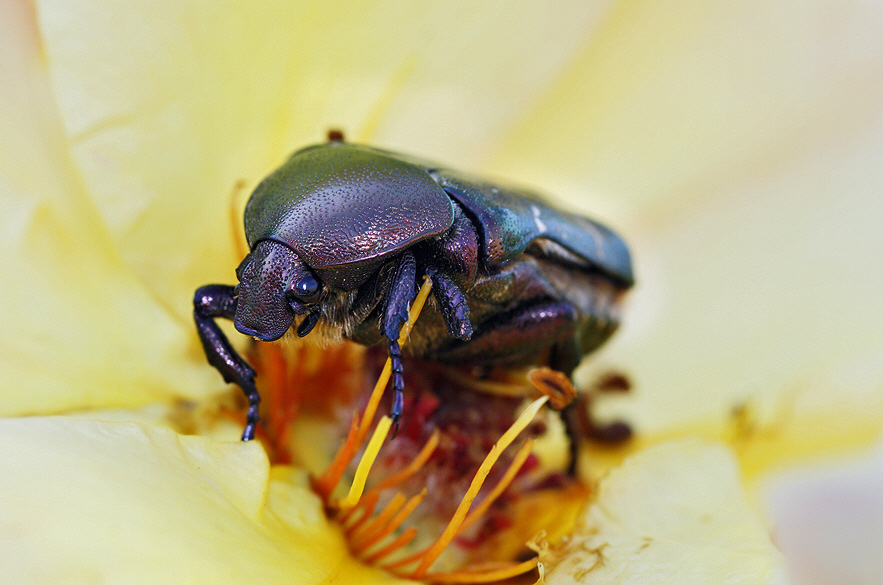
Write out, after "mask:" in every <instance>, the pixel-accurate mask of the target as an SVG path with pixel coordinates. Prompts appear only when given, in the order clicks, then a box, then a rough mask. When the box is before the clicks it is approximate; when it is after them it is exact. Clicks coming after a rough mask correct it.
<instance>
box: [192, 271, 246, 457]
mask: <svg viewBox="0 0 883 585" xmlns="http://www.w3.org/2000/svg"><path fill="white" fill-rule="evenodd" d="M235 315H236V292H235V288H234V287H232V286H226V285H221V284H209V285H206V286H203V287H200V288H198V289H197V290H196V294H195V295H194V297H193V318H194V320H195V321H196V330H197V331H198V332H199V339H200V341H202V347H203V349H204V350H205V355H206V357H207V358H208V362H209V363H210V364H211V365H212V366H214V367H215V369H216V370H218V371H219V372H220V373H221V376H222V377H223V378H224V381H225V382H228V383H229V382H232V383H233V384H236V385H237V386H239V387H240V388H241V389H242V392H243V393H244V394H245V396H246V398H248V414H247V415H246V418H245V430H244V431H243V432H242V440H243V441H250V440H252V439H254V431H255V427H256V426H257V424H258V405H259V404H260V401H261V397H260V395H259V394H258V391H257V388H256V387H255V384H254V377H255V371H254V369H253V368H252V367H251V366H249V365H248V364H247V363H246V362H245V360H244V359H242V357H241V356H240V355H239V354H238V353H236V350H235V349H233V346H231V345H230V342H229V341H228V340H227V336H226V335H224V332H223V331H221V328H220V327H218V324H217V323H215V318H217V317H223V318H225V319H230V320H232V319H233V318H234V317H235Z"/></svg>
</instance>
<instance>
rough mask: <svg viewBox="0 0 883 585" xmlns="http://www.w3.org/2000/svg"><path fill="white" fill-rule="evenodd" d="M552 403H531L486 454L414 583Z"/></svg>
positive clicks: (416, 570)
mask: <svg viewBox="0 0 883 585" xmlns="http://www.w3.org/2000/svg"><path fill="white" fill-rule="evenodd" d="M548 400H549V397H548V396H543V397H542V398H538V399H536V400H534V401H533V402H531V403H530V404H529V405H528V407H527V408H526V409H524V412H522V413H521V415H519V417H518V418H517V419H516V420H515V422H514V423H512V426H510V427H509V429H508V430H507V431H506V432H505V433H503V436H502V437H500V440H499V441H497V442H496V444H495V445H494V446H493V447H492V448H491V451H490V453H488V454H487V457H485V459H484V461H483V462H482V463H481V466H480V467H479V468H478V471H477V472H475V477H474V478H473V479H472V483H471V484H470V486H469V489H468V490H466V495H465V496H463V499H462V500H461V501H460V505H459V506H458V507H457V511H456V512H454V517H453V518H451V521H450V522H449V523H448V526H447V527H446V528H445V531H444V532H443V533H442V535H441V536H440V537H439V538H438V540H437V541H435V543H434V544H433V545H432V546H431V547H429V549H428V550H427V551H426V554H425V555H423V558H422V560H421V561H420V564H419V565H418V566H417V568H416V569H415V570H414V573H413V575H412V578H413V579H418V580H419V579H422V578H423V577H425V576H426V572H427V570H428V569H429V567H430V566H431V565H432V563H434V562H435V560H436V559H437V558H438V557H439V555H441V553H442V551H444V549H445V548H447V546H448V545H449V544H450V543H451V541H452V540H453V539H454V537H456V536H457V533H458V532H459V529H460V527H461V525H462V523H463V520H464V519H465V518H466V514H467V513H468V512H469V507H470V506H471V505H472V502H473V500H475V496H477V495H478V491H479V490H480V489H481V486H482V484H484V480H485V479H487V476H488V474H489V473H490V471H491V467H493V465H494V463H496V461H497V459H499V457H500V455H501V454H502V452H503V450H504V449H506V447H508V446H509V445H510V444H511V443H512V441H514V440H515V438H516V437H517V436H518V434H519V433H520V432H521V431H523V430H524V429H525V428H526V427H527V426H528V425H529V424H530V423H531V421H532V420H533V418H534V417H535V416H536V414H537V412H538V411H539V410H540V408H541V407H542V406H543V404H545V403H546V402H547V401H548Z"/></svg>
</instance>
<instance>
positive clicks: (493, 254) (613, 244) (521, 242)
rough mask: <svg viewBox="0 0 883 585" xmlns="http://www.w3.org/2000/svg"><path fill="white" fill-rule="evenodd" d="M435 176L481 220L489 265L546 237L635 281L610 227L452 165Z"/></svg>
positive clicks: (629, 282) (623, 249)
mask: <svg viewBox="0 0 883 585" xmlns="http://www.w3.org/2000/svg"><path fill="white" fill-rule="evenodd" d="M433 175H434V176H435V178H436V180H437V181H438V182H439V184H440V185H441V186H442V187H444V188H445V189H446V190H447V191H448V192H449V193H450V194H451V196H452V197H454V198H455V199H456V200H457V201H458V202H460V203H461V204H462V205H463V207H465V208H466V209H467V210H468V211H469V213H471V214H472V215H474V216H475V218H476V219H477V220H478V221H477V222H476V223H477V225H478V226H480V231H481V235H482V240H483V244H484V248H485V255H486V262H487V263H488V264H489V265H494V264H501V263H503V262H506V261H508V260H512V259H514V258H516V257H518V256H519V255H521V254H522V253H523V252H524V251H525V250H526V249H527V247H528V246H529V245H530V244H531V243H533V242H534V241H536V240H542V239H547V240H551V241H553V242H555V243H557V244H560V245H561V246H563V247H564V248H566V249H567V250H569V251H570V252H572V253H574V254H576V255H577V256H578V257H579V258H580V259H582V260H583V261H585V262H586V263H588V264H589V265H591V266H593V267H594V268H596V269H597V270H599V271H600V272H603V273H604V274H606V275H607V276H610V277H612V278H614V279H615V280H617V281H618V282H620V283H622V284H624V285H626V286H631V285H632V284H633V283H634V276H633V274H632V263H631V257H630V255H629V251H628V248H627V247H626V245H625V242H623V241H622V239H621V238H620V237H619V236H618V235H616V234H615V233H614V232H613V231H611V230H610V229H609V228H607V227H605V226H603V225H601V224H599V223H596V222H594V221H592V220H590V219H587V218H585V217H582V216H579V215H574V214H572V213H568V212H566V211H560V210H558V209H554V208H552V207H549V206H548V205H547V204H546V203H544V202H543V201H542V199H541V198H540V197H539V196H537V195H533V196H531V194H529V193H527V192H525V191H524V190H509V189H507V188H505V187H501V186H499V185H496V184H491V183H487V182H485V181H483V180H481V179H476V178H475V177H471V176H469V175H467V174H465V173H460V172H456V171H451V170H448V169H440V170H437V171H433Z"/></svg>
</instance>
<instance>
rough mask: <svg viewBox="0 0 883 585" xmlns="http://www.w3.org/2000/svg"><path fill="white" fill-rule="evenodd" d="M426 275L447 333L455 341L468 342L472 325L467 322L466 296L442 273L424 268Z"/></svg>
mask: <svg viewBox="0 0 883 585" xmlns="http://www.w3.org/2000/svg"><path fill="white" fill-rule="evenodd" d="M426 274H427V275H428V276H429V277H430V278H432V292H433V294H434V295H435V300H436V301H437V302H438V306H439V308H440V309H441V314H442V317H444V320H445V325H447V326H448V333H449V334H450V336H451V337H453V338H455V339H462V340H463V341H469V339H470V338H471V337H472V323H471V322H470V321H469V305H468V304H467V303H466V295H464V294H463V291H461V290H460V287H458V286H457V284H456V283H455V282H454V281H453V280H451V279H450V278H448V275H446V274H445V273H443V272H439V271H438V270H436V269H435V268H433V267H432V266H429V267H427V268H426Z"/></svg>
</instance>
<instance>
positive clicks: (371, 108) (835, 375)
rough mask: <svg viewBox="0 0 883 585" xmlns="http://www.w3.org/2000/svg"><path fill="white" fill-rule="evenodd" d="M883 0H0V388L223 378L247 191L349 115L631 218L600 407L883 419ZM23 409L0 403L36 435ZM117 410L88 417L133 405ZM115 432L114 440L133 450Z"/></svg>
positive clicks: (834, 427) (390, 138) (80, 395)
mask: <svg viewBox="0 0 883 585" xmlns="http://www.w3.org/2000/svg"><path fill="white" fill-rule="evenodd" d="M881 25H883V7H881V6H879V5H878V4H874V3H867V2H860V1H857V0H847V1H836V2H835V1H832V0H815V1H791V2H789V1H786V0H781V1H776V2H760V1H756V2H752V1H748V0H743V1H737V2H729V3H720V2H712V1H710V0H705V1H702V0H685V1H682V2H678V3H675V4H666V5H663V4H660V3H655V2H649V1H624V2H593V3H588V2H577V1H574V2H565V3H558V4H557V5H556V6H555V8H554V9H552V8H550V7H548V6H547V5H544V4H540V3H533V2H482V3H474V2H438V3H431V2H414V3H400V2H307V1H301V2H291V1H280V2H273V1H269V0H268V1H260V2H249V3H241V2H234V1H232V0H230V1H226V2H207V1H206V2H200V1H197V0H191V1H184V2H176V3H171V4H168V5H162V4H159V3H156V2H149V1H144V2H137V1H136V2H127V3H125V4H120V3H116V2H107V1H101V0H94V1H90V2H84V1H82V0H67V1H65V0H55V1H49V0H47V1H45V2H36V3H34V4H32V3H30V2H27V1H25V0H10V1H8V2H3V3H2V4H0V242H2V244H3V254H0V274H2V275H3V284H2V286H0V307H2V309H0V310H2V314H3V327H2V328H0V372H2V381H0V414H2V415H5V416H12V417H14V416H20V415H27V414H52V413H62V412H68V411H72V410H76V411H85V412H87V413H88V412H90V411H91V409H98V408H101V409H105V408H120V407H122V408H132V407H140V406H144V405H151V404H157V403H166V402H167V401H169V400H170V399H173V398H175V397H188V398H202V397H206V396H209V395H211V394H213V393H215V392H217V391H219V390H222V389H224V385H223V384H222V383H221V381H220V378H219V376H218V375H217V373H216V372H214V371H212V370H211V368H209V367H208V366H207V365H206V364H205V362H204V357H203V356H202V353H201V348H200V347H199V344H198V341H197V340H196V336H195V334H194V328H193V325H192V320H191V317H190V311H191V305H190V302H191V297H192V293H193V290H194V289H195V288H196V287H197V286H199V285H202V284H205V283H209V282H232V281H233V280H234V274H233V269H234V267H235V266H236V264H237V263H238V261H239V257H238V254H237V252H236V250H235V241H236V237H237V232H238V230H239V229H240V228H239V226H238V224H233V223H231V221H230V217H231V214H230V211H231V206H232V205H239V206H241V204H242V197H243V196H244V195H243V194H244V193H247V192H248V190H249V189H250V188H251V187H252V186H253V185H254V184H256V182H257V181H259V180H260V178H261V177H262V176H263V175H264V174H266V173H267V172H268V171H269V170H271V169H272V168H273V167H274V165H277V164H279V163H280V162H281V161H282V160H283V159H284V157H285V156H286V155H287V154H288V153H289V152H290V151H292V150H294V149H295V148H298V147H300V146H303V145H305V144H308V143H311V142H316V141H319V140H322V139H323V136H324V134H325V132H326V130H327V129H328V128H331V127H337V128H342V129H343V130H345V131H346V133H347V135H348V136H349V137H350V138H351V139H353V140H358V141H367V142H370V143H372V144H377V145H381V146H385V147H389V148H393V149H401V150H403V151H406V152H409V153H414V154H418V155H422V156H426V157H430V158H433V159H437V160H440V161H443V162H446V163H449V164H451V165H453V166H456V167H460V168H464V169H467V170H472V171H478V172H482V173H485V174H490V175H493V176H500V177H506V178H507V179H509V180H512V181H516V182H520V183H525V184H531V185H535V186H537V187H539V188H541V189H544V190H546V191H547V192H548V193H550V194H551V195H552V196H553V197H556V198H558V200H559V201H561V202H562V204H564V205H567V206H569V207H572V208H574V209H577V210H580V211H583V212H585V213H588V214H591V215H593V216H595V217H596V218H598V219H601V220H603V221H605V222H607V223H609V224H610V225H611V226H614V227H615V228H616V229H617V230H618V231H620V232H621V233H622V234H623V235H624V236H625V237H626V239H627V240H628V241H629V242H630V243H631V245H632V248H633V253H634V256H635V265H636V271H637V277H638V286H637V287H636V289H635V291H634V294H633V295H632V297H631V300H630V306H629V308H628V311H627V313H626V318H625V323H624V326H623V328H622V331H621V333H620V334H619V335H618V336H617V337H616V339H614V341H613V342H612V343H611V344H610V345H609V347H607V348H605V349H604V350H603V351H602V352H601V353H600V355H598V356H597V357H596V358H595V359H594V360H593V361H592V362H591V363H590V364H588V365H587V366H586V370H585V371H584V372H583V375H584V376H586V377H588V376H590V375H592V373H593V372H598V371H602V370H604V369H607V368H616V369H619V370H622V371H625V372H627V373H628V374H629V376H630V377H632V378H633V380H634V382H635V391H634V393H633V394H632V395H631V396H629V397H626V398H625V399H622V400H617V401H615V402H614V401H611V402H610V403H608V404H607V405H606V406H607V408H608V409H609V410H611V411H616V412H617V413H619V414H620V415H621V416H624V417H626V418H627V419H629V420H631V421H632V422H633V423H634V424H635V425H636V427H637V428H638V429H639V430H640V431H643V432H644V433H646V434H648V435H650V436H652V435H654V434H655V433H663V434H664V433H670V432H674V433H677V432H678V429H692V428H694V427H696V426H697V425H698V426H703V425H705V426H711V427H714V428H718V427H721V426H723V425H724V424H725V423H726V421H727V420H728V419H729V417H730V411H731V409H732V408H733V407H734V406H735V405H744V404H747V405H749V406H750V407H751V409H750V410H751V412H755V413H756V416H757V418H758V420H757V421H750V422H753V423H754V422H758V421H759V423H758V424H763V425H766V426H767V427H770V428H776V425H777V424H780V423H781V422H782V420H786V419H787V420H795V418H794V417H796V419H797V420H799V419H800V416H806V417H810V418H812V420H813V421H815V422H814V426H812V427H807V426H806V425H805V426H804V427H803V429H804V436H805V435H806V433H805V431H806V429H807V428H811V429H812V430H813V431H815V430H816V429H818V433H814V434H815V436H816V439H818V437H819V436H821V441H819V445H818V446H819V448H820V449H821V450H824V448H823V447H824V446H825V445H824V444H826V443H827V444H829V445H832V446H833V447H835V448H836V447H838V445H840V444H841V443H842V444H854V443H855V442H856V441H855V440H854V437H853V435H852V433H855V432H859V436H860V437H861V441H860V442H867V441H868V440H869V439H868V437H873V436H875V435H876V434H877V433H878V432H879V428H880V426H879V425H880V418H881V415H880V412H883V409H881V406H883V332H881V323H883V303H880V301H879V297H880V292H879V291H880V290H881V289H883V257H881V250H883V231H881V230H880V226H881V224H883V197H881V193H883V170H881V165H880V160H883V125H881V113H883V36H881V35H880V34H879V31H880V30H881ZM234 201H235V202H237V203H235V204H234V203H233V202H234ZM234 211H235V210H234ZM233 215H234V216H235V215H236V214H235V213H234V214H233ZM237 221H238V220H237ZM783 413H784V414H783ZM102 416H103V415H102ZM115 416H119V415H115ZM133 416H134V415H133ZM23 420H24V422H22V421H19V420H17V419H10V420H8V421H4V424H7V425H12V426H11V427H5V432H8V433H11V434H12V436H22V437H37V436H41V435H42V431H40V430H39V429H41V428H42V427H41V426H40V425H44V424H46V423H45V422H37V421H33V424H34V425H35V426H30V425H28V422H27V419H23ZM21 424H24V425H25V430H16V429H18V428H19V427H18V426H17V425H21ZM80 424H84V423H73V422H70V421H68V422H65V423H62V428H63V429H66V430H62V431H59V432H58V434H57V435H55V436H56V438H57V440H58V441H59V443H61V444H66V443H67V442H69V441H72V440H74V439H73V438H72V437H76V436H78V433H80V432H81V431H80V430H77V429H79V428H80V427H79V426H78V425H80ZM66 425H72V426H66ZM111 427H113V429H114V430H102V429H101V427H98V428H97V429H96V428H92V430H91V431H90V432H96V433H98V434H99V435H101V436H104V435H103V434H104V433H110V434H111V435H112V436H120V437H125V436H129V435H128V433H129V432H130V431H129V430H128V429H129V427H116V426H114V425H111ZM120 429H123V430H120ZM673 429H674V430H673ZM154 432H159V431H156V430H155V429H153V430H151V431H149V432H148V435H149V436H152V433H154ZM798 435H799V433H798ZM232 438H233V435H231V439H232ZM767 439H769V437H767ZM119 440H120V441H122V444H121V445H118V444H117V443H115V442H113V441H110V442H109V443H108V445H117V447H115V448H118V449H119V450H118V451H114V450H113V449H111V452H114V453H115V454H114V455H112V456H110V457H109V458H108V459H107V462H108V467H109V468H113V469H118V468H119V466H121V465H125V464H130V462H128V459H127V456H126V455H125V453H126V452H127V449H128V445H129V443H128V440H127V439H123V438H120V439H119ZM172 444H173V445H174V443H172ZM783 444H784V445H785V447H784V448H783V447H779V451H776V448H777V447H776V446H775V445H776V442H775V438H773V439H772V440H770V445H771V446H770V450H771V451H773V452H777V453H781V452H783V451H784V452H791V451H790V450H791V449H792V448H793V443H788V442H785V443H781V442H780V443H778V445H780V446H781V445H783ZM812 446H813V449H810V450H809V451H810V453H809V454H810V455H811V454H812V452H813V451H814V449H815V447H816V446H817V445H816V444H815V443H813V444H812ZM191 447H192V445H191ZM72 448H73V447H72ZM105 448H109V447H107V446H106V447H105ZM176 448H177V447H174V446H173V447H170V450H171V451H175V450H176ZM193 448H196V449H197V450H199V449H208V450H209V451H211V448H210V447H207V446H205V445H203V446H201V447H193ZM227 448H228V449H229V450H232V451H233V452H238V451H239V450H241V449H248V450H252V449H253V447H251V446H248V447H243V446H241V445H236V444H235V443H233V444H231V445H228V447H227ZM51 450H52V449H51V444H46V452H50V451H51ZM806 451H807V449H805V448H804V449H803V450H802V451H801V453H802V455H803V456H806V455H807V453H806ZM23 453H26V451H22V450H18V449H17V450H9V449H4V450H3V452H2V453H0V466H2V465H6V466H7V467H6V468H7V469H12V468H13V467H14V466H18V465H20V464H21V460H20V458H21V457H23V455H22V454H23ZM87 453H88V452H84V451H80V452H76V453H73V454H72V457H84V458H87V459H88V454H87ZM251 455H252V456H253V454H251ZM33 457H34V458H36V459H37V460H38V461H39V460H40V459H42V458H43V457H44V455H39V454H37V453H34V454H33ZM160 459H163V458H162V457H161V458H160ZM258 459H259V458H258ZM258 459H255V460H252V462H251V463H249V465H250V466H253V467H251V468H252V469H253V470H255V472H257V471H258V470H259V469H260V466H261V465H262V463H260V461H259V460H258ZM782 459H783V460H787V459H788V457H786V456H783V457H782ZM111 462H112V463H111ZM761 467H762V466H761ZM74 468H75V469H76V468H78V467H77V466H74ZM15 469H19V467H15ZM42 472H43V475H40V474H37V476H36V477H42V478H43V480H42V481H49V482H53V481H55V482H56V483H55V484H54V485H59V486H60V485H62V484H60V483H58V482H57V481H56V480H57V478H58V477H59V474H62V473H66V472H64V471H62V470H61V469H59V468H56V467H53V466H50V465H48V464H47V466H46V467H45V468H42ZM0 476H3V477H5V481H6V482H7V483H8V484H10V485H11V484H12V483H14V482H16V481H18V480H20V478H21V477H23V475H22V474H21V473H19V474H17V475H11V474H9V473H5V474H3V473H0ZM135 483H136V484H137V482H135ZM16 485H18V484H16ZM124 485H130V484H124ZM186 485H189V484H188V483H187V482H186V481H185V482H184V484H183V486H182V488H181V490H186V489H187V488H186V487H184V486H186ZM25 493H27V492H25ZM77 493H79V492H77ZM82 493H83V494H88V493H89V492H88V490H86V491H84V492H82ZM303 496H304V497H305V498H307V497H309V494H307V493H306V492H304V493H303ZM47 497H48V496H47ZM34 498H36V496H34ZM76 501H78V500H77V499H76V498H74V499H73V500H72V504H71V505H72V506H73V505H75V504H74V503H73V502H76ZM32 502H37V504H35V505H37V508H38V509H39V505H38V503H39V500H36V499H32ZM176 505H177V503H175V504H173V505H172V506H170V509H171V510H176V509H177V508H176V507H175V506H176ZM180 505H181V506H182V507H186V505H187V504H186V503H181V504H180ZM22 509H23V510H24V509H25V508H22ZM6 526H7V527H8V526H9V525H8V524H7V525H6ZM6 534H7V535H8V534H15V533H14V532H12V533H9V532H7V533H6ZM222 556H223V555H222ZM320 572H321V571H320Z"/></svg>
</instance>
